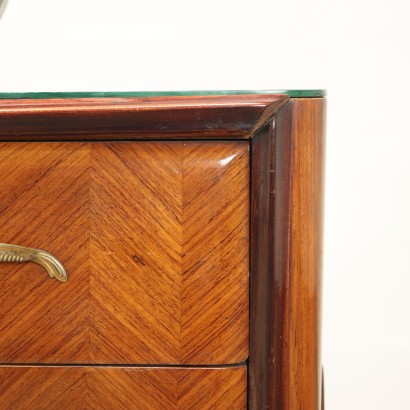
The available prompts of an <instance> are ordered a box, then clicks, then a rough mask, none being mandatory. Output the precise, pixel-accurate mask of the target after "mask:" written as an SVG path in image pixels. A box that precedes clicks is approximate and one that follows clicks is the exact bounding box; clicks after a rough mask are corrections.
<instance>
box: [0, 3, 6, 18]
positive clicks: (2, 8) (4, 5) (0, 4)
mask: <svg viewBox="0 0 410 410" xmlns="http://www.w3.org/2000/svg"><path fill="white" fill-rule="evenodd" d="M6 4H7V0H0V17H1V15H2V14H3V11H4V9H5V8H6Z"/></svg>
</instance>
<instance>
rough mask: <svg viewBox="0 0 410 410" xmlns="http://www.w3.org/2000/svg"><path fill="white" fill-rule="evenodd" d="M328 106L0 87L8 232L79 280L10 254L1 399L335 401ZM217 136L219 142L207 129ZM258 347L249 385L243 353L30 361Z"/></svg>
mask: <svg viewBox="0 0 410 410" xmlns="http://www.w3.org/2000/svg"><path fill="white" fill-rule="evenodd" d="M324 115H325V99H324V98H291V99H289V97H288V96H286V95H239V96H238V95H236V96H232V95H230V96H208V97H162V98H159V97H150V98H137V99H136V98H131V99H130V98H114V99H111V98H108V99H107V98H93V99H86V98H81V99H65V100H58V99H53V100H2V101H0V141H13V142H8V143H0V174H1V175H2V177H3V178H2V187H1V188H0V224H1V226H2V230H1V232H2V237H1V238H0V241H1V242H9V243H15V244H18V245H24V246H30V247H34V248H41V249H45V250H47V251H49V252H51V253H53V254H54V255H55V256H56V257H58V258H59V259H60V260H61V261H62V262H63V263H64V265H66V267H67V269H68V272H69V273H68V274H69V280H68V282H66V283H64V284H62V283H58V282H57V281H55V280H51V279H49V278H48V277H47V274H46V273H45V271H44V270H43V269H42V268H40V267H38V266H37V265H33V264H29V265H11V264H9V265H6V264H4V263H3V264H0V289H1V292H0V363H4V364H6V366H4V367H2V368H0V392H3V393H0V408H3V406H1V400H2V399H3V400H4V403H7V405H9V403H11V404H12V405H14V407H10V408H19V407H18V406H20V408H25V407H24V404H25V403H26V402H27V403H29V404H32V406H31V407H30V406H28V407H30V408H47V407H35V406H40V404H38V400H40V399H37V398H36V395H38V396H39V397H40V398H41V397H43V398H44V397H45V398H47V400H49V402H50V403H60V401H61V406H60V408H69V407H67V405H68V404H67V403H72V405H73V407H72V408H101V407H98V403H104V405H105V403H108V404H107V407H106V408H133V407H132V405H134V403H138V405H139V406H137V407H136V408H154V409H155V408H170V409H172V408H233V409H235V408H245V407H246V403H245V401H246V399H247V400H248V402H247V405H248V408H250V409H253V410H254V409H256V410H259V409H264V408H270V409H274V410H296V409H298V410H299V409H303V410H318V409H320V408H323V406H324V403H323V399H321V397H323V387H321V386H322V384H323V379H322V376H321V358H320V316H321V315H320V310H321V304H320V301H321V253H322V188H323V165H322V164H323V150H324V127H323V118H324ZM145 139H146V140H149V142H148V141H140V142H129V140H145ZM201 139H210V140H211V139H213V140H218V141H213V142H212V141H206V142H205V141H202V142H200V141H197V142H195V141H189V140H201ZM54 140H55V141H77V142H52V141H54ZM108 140H112V141H111V142H109V141H108ZM116 140H118V142H115V141H116ZM156 140H169V141H161V142H159V141H156ZM171 140H184V141H179V142H177V141H171ZM227 140H237V141H227ZM239 140H244V141H239ZM245 140H247V141H245ZM22 141H44V142H30V143H29V142H22ZM85 141H95V142H85ZM104 141H105V142H104ZM249 256H250V257H249ZM248 271H250V272H249V275H250V277H248ZM248 282H249V286H250V288H249V289H248ZM248 291H249V294H248ZM249 307H250V312H249ZM248 319H249V323H248ZM248 331H249V334H248ZM248 337H249V341H248ZM248 354H249V360H248V365H249V366H248V391H247V393H246V389H247V387H246V376H245V375H243V374H245V372H246V367H244V366H243V365H239V366H232V367H229V368H222V367H221V368H218V369H215V368H212V369H210V368H206V369H198V368H179V369H177V368H171V367H169V368H149V369H148V368H141V367H132V368H129V367H123V368H121V367H101V366H96V367H94V368H91V367H82V366H74V367H68V366H67V367H66V366H52V367H47V366H37V367H36V366H32V367H24V366H18V365H16V364H18V363H26V364H33V365H34V364H45V363H59V364H75V363H77V364H81V363H83V364H102V365H106V364H118V365H119V366H121V365H124V366H126V365H127V364H140V365H150V364H153V365H162V364H171V365H178V364H192V365H201V364H203V365H214V364H218V365H224V364H235V363H240V362H243V361H244V360H246V359H247V357H248ZM11 364H14V366H11ZM238 369H240V372H239V370H238ZM216 371H220V373H218V374H219V376H216V374H217V373H215V372H216ZM242 373H243V374H242ZM2 375H4V377H3V378H2V377H1V376H2ZM33 379H35V380H38V387H39V389H40V393H39V392H38V391H37V393H36V392H35V388H36V383H32V382H30V380H33ZM225 384H226V386H225ZM66 387H67V389H66ZM70 389H71V390H70ZM159 390H160V391H159ZM69 391H71V393H72V394H70V395H68V393H67V392H69ZM48 392H49V393H50V394H49V393H48ZM244 392H245V393H244ZM20 393H21V394H23V393H24V394H23V396H22V397H18V396H19V394H20ZM117 396H118V401H117ZM246 396H248V397H247V398H246ZM13 400H14V401H13ZM19 400H20V402H19ZM59 400H60V401H59ZM147 400H148V401H147ZM140 403H141V404H140ZM77 404H78V405H77ZM50 406H52V404H50ZM76 406H77V407H76ZM87 406H88V407H87ZM93 406H94V407H93ZM116 406H117V407H116ZM144 406H148V407H144ZM155 406H159V407H155ZM218 406H220V407H218ZM6 408H7V407H6ZM51 408H52V407H51ZM102 408H104V407H102Z"/></svg>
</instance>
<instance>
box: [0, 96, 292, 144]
mask: <svg viewBox="0 0 410 410" xmlns="http://www.w3.org/2000/svg"><path fill="white" fill-rule="evenodd" d="M287 100H289V97H288V96H287V95H284V94H283V95H282V94H273V95H269V94H254V95H225V96H217V95H214V96H191V97H185V96H176V97H166V98H164V97H146V98H78V99H74V98H73V99H44V100H43V99H32V100H30V99H25V100H1V99H0V141H1V140H2V141H9V140H10V141H12V140H15V139H18V140H20V141H22V140H61V139H64V140H82V141H84V140H96V139H98V140H102V139H104V140H124V139H168V138H170V137H172V138H174V139H187V138H188V139H198V138H201V139H203V138H221V137H222V138H225V139H227V138H249V137H250V135H252V134H253V133H254V132H255V131H256V130H257V129H258V128H259V127H261V126H263V125H264V123H265V122H266V121H268V120H269V118H270V117H271V116H272V114H273V112H274V111H276V110H277V109H278V108H279V107H280V106H282V105H283V104H284V103H285V102H286V101H287Z"/></svg>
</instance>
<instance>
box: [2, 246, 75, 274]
mask: <svg viewBox="0 0 410 410" xmlns="http://www.w3.org/2000/svg"><path fill="white" fill-rule="evenodd" d="M0 262H20V263H23V262H34V263H37V264H38V265H40V266H42V267H43V268H44V269H45V270H46V271H47V272H48V274H49V275H50V278H56V279H57V280H59V281H60V282H66V281H67V272H66V270H65V269H64V266H63V264H62V263H61V262H60V261H59V260H58V259H57V258H55V257H54V256H53V255H51V254H50V253H48V252H46V251H42V250H39V249H31V248H25V247H23V246H17V245H9V244H7V243H0Z"/></svg>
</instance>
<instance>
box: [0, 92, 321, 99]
mask: <svg viewBox="0 0 410 410" xmlns="http://www.w3.org/2000/svg"><path fill="white" fill-rule="evenodd" d="M241 94H287V95H288V96H289V97H292V98H302V97H303V98H313V97H325V96H326V90H224V91H222V90H219V91H217V90H211V91H119V92H116V91H108V92H93V91H91V92H85V91H80V92H32V93H0V99H2V100H7V99H9V100H10V99H35V98H39V99H41V98H127V97H137V98H138V97H168V96H191V97H192V96H206V95H241Z"/></svg>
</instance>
